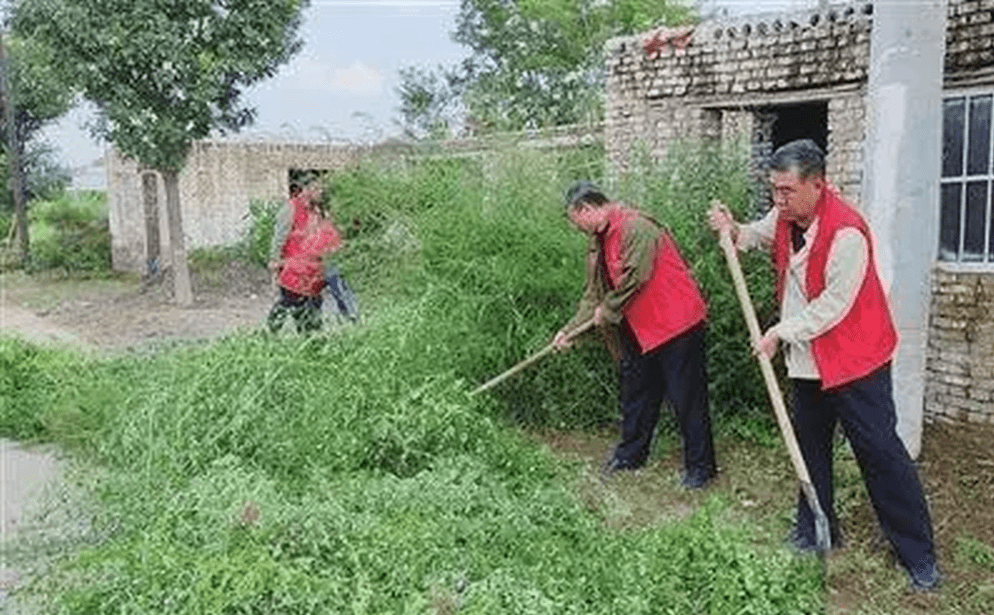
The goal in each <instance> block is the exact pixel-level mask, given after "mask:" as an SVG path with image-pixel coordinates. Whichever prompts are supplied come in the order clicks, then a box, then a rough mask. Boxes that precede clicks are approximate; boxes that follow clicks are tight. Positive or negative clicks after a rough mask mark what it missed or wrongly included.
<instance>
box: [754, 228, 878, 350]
mask: <svg viewBox="0 0 994 615" xmlns="http://www.w3.org/2000/svg"><path fill="white" fill-rule="evenodd" d="M869 266H870V262H869V249H868V247H867V244H866V238H865V237H863V234H862V233H860V232H859V231H858V230H856V229H852V228H849V229H843V230H842V231H840V232H839V233H838V234H837V235H836V236H835V238H834V239H833V240H832V245H831V247H830V249H829V255H828V262H827V263H826V265H825V289H824V290H823V291H822V292H821V294H820V295H818V296H817V297H815V298H814V299H812V300H811V302H810V303H808V305H807V306H806V307H805V308H804V309H803V310H801V311H800V312H798V313H797V314H795V315H793V316H791V317H789V318H787V319H784V320H782V321H780V322H779V323H778V324H776V325H775V326H773V327H771V328H770V329H769V330H768V331H767V332H766V334H765V335H763V339H761V340H760V341H759V343H757V344H756V351H757V352H759V353H762V354H765V355H766V356H768V357H772V356H773V355H774V354H776V351H777V342H778V340H784V341H786V342H808V341H811V340H813V339H814V338H816V337H818V336H819V335H821V334H823V333H825V332H826V331H828V330H830V329H831V328H832V327H834V326H836V325H837V324H839V323H840V322H842V319H843V318H845V316H846V314H848V313H849V310H851V309H852V306H853V304H854V303H855V302H856V294H857V293H858V292H859V289H860V287H861V286H862V285H863V280H864V279H865V278H866V272H867V268H868V267H869Z"/></svg>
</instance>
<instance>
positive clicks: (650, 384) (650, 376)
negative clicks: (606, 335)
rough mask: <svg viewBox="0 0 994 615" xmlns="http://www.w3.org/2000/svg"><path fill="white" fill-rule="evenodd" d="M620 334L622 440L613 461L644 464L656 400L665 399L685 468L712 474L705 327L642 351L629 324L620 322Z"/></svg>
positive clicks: (657, 405)
mask: <svg viewBox="0 0 994 615" xmlns="http://www.w3.org/2000/svg"><path fill="white" fill-rule="evenodd" d="M619 337H620V343H621V344H620V345H621V361H620V363H619V368H620V377H621V396H620V397H621V441H620V442H619V443H618V446H617V447H616V448H615V450H614V464H615V466H616V467H618V468H637V467H640V466H642V465H643V464H645V462H646V459H647V458H648V456H649V446H650V444H651V443H652V435H653V432H654V431H655V429H656V423H657V422H658V421H659V408H660V405H661V404H662V402H663V400H664V399H668V400H669V401H670V403H671V404H672V406H673V410H674V414H675V415H676V422H677V425H678V426H679V428H680V437H681V439H682V441H683V463H684V469H685V470H686V471H687V472H688V473H694V472H701V473H703V474H704V475H706V476H711V475H713V474H714V472H715V461H714V440H713V438H712V435H711V409H710V401H709V399H708V379H707V365H706V362H705V355H704V327H703V326H700V327H697V328H695V329H692V330H690V331H688V332H687V333H683V334H681V335H680V336H678V337H676V338H675V339H673V340H671V341H669V342H667V343H666V344H663V345H662V346H661V347H659V348H657V349H655V350H653V351H651V352H649V353H647V354H644V355H643V354H642V353H641V351H640V349H639V346H638V342H636V341H635V339H634V335H633V334H632V332H631V331H630V330H629V329H628V327H623V328H622V333H621V334H620V335H619Z"/></svg>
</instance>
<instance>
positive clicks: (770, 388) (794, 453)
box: [719, 230, 832, 561]
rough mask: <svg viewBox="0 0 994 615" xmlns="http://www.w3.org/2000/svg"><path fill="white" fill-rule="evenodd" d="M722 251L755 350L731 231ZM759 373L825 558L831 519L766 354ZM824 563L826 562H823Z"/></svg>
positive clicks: (755, 331) (755, 326) (755, 327)
mask: <svg viewBox="0 0 994 615" xmlns="http://www.w3.org/2000/svg"><path fill="white" fill-rule="evenodd" d="M719 241H720V243H721V249H722V251H724V253H725V260H727V261H728V269H729V270H730V271H731V273H732V281H733V282H734V283H735V293H736V294H737V295H738V297H739V304H740V305H741V306H742V315H743V316H745V320H746V325H748V327H749V337H750V339H751V340H752V343H753V346H755V345H756V343H757V342H759V340H760V338H761V337H762V336H761V335H760V331H759V321H758V320H757V318H756V309H755V308H754V307H753V305H752V299H751V298H750V297H749V290H748V288H747V287H746V282H745V276H743V275H742V267H741V265H739V257H738V254H737V253H736V250H735V246H734V245H732V238H731V236H730V235H729V233H728V231H727V230H726V231H723V232H722V233H721V237H720V240H719ZM756 358H757V359H758V360H759V367H760V371H762V372H763V380H765V381H766V392H767V393H769V395H770V402H771V403H772V404H773V410H774V413H775V414H776V416H777V423H778V424H779V425H780V432H781V433H782V434H783V439H784V442H785V443H786V445H787V451H788V452H789V453H790V460H791V462H792V463H793V464H794V471H795V472H796V473H797V478H798V479H799V480H800V482H801V492H802V493H803V494H804V499H805V500H807V502H808V506H810V507H811V510H812V511H813V512H814V516H815V542H817V545H818V551H819V552H820V553H821V554H822V557H823V558H824V554H825V552H826V551H828V550H829V549H830V548H831V547H832V537H831V533H830V531H829V527H828V517H826V516H825V511H824V509H822V507H821V504H820V503H819V502H818V494H817V493H815V488H814V485H812V483H811V475H810V474H808V466H807V465H806V464H805V463H804V457H802V456H801V448H800V446H798V444H797V437H796V436H795V435H794V428H793V426H792V425H791V423H790V419H789V418H788V417H787V408H786V406H785V405H784V403H783V395H782V394H781V393H780V385H779V384H777V379H776V376H775V375H774V373H773V364H772V363H771V362H770V359H769V358H767V357H766V356H765V355H763V354H757V355H756ZM823 561H824V560H823Z"/></svg>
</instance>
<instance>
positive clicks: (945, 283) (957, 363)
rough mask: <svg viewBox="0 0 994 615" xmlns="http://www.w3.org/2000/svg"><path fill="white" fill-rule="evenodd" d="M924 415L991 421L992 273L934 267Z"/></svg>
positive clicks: (993, 408) (993, 360)
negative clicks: (952, 270)
mask: <svg viewBox="0 0 994 615" xmlns="http://www.w3.org/2000/svg"><path fill="white" fill-rule="evenodd" d="M930 312H931V315H930V318H929V336H928V350H927V355H926V356H927V367H926V372H927V373H926V380H925V415H926V418H928V419H930V420H946V421H968V422H983V423H994V275H992V274H989V273H965V272H950V271H945V270H943V269H936V271H935V272H934V274H933V281H932V305H931V310H930Z"/></svg>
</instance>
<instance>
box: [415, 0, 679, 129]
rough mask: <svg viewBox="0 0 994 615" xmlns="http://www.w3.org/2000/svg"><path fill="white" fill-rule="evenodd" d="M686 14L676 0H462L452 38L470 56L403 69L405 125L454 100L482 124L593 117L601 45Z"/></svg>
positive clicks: (517, 125)
mask: <svg viewBox="0 0 994 615" xmlns="http://www.w3.org/2000/svg"><path fill="white" fill-rule="evenodd" d="M693 17H694V11H693V9H692V8H691V7H689V6H687V5H684V4H682V3H681V2H680V0H462V5H461V7H460V11H459V15H458V16H457V18H456V29H455V31H454V32H453V33H452V38H453V40H454V41H456V42H458V43H461V44H462V45H465V46H466V47H468V48H469V50H470V56H469V58H467V59H466V60H465V61H464V62H463V63H462V64H461V65H460V66H458V67H455V68H450V69H445V68H440V69H438V70H437V71H435V72H427V71H423V70H422V71H418V70H414V69H406V70H402V71H401V75H400V76H401V86H400V87H399V88H398V90H397V93H398V94H399V95H400V97H401V114H402V122H403V125H405V126H406V127H408V128H413V129H415V130H414V132H416V131H417V130H416V129H419V128H423V127H424V126H432V125H438V124H439V122H440V121H441V122H444V121H445V119H446V118H445V116H444V115H443V114H444V113H445V112H448V111H450V110H451V108H452V107H453V106H454V105H455V104H457V102H458V103H459V104H461V105H463V106H464V108H465V112H466V115H467V116H468V118H469V119H470V120H471V121H472V122H473V123H474V124H476V125H478V126H480V127H482V128H483V129H484V130H517V129H522V128H528V127H533V128H537V127H541V126H557V125H564V124H574V123H579V122H584V121H591V120H598V119H600V118H601V116H602V115H603V109H602V102H601V92H602V88H603V65H604V55H603V48H604V43H605V42H606V41H607V40H608V39H609V38H610V37H612V36H618V35H624V34H633V33H636V32H643V31H645V30H648V29H650V28H652V27H654V26H658V25H668V26H672V25H678V24H686V23H689V22H690V21H692V20H693Z"/></svg>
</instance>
